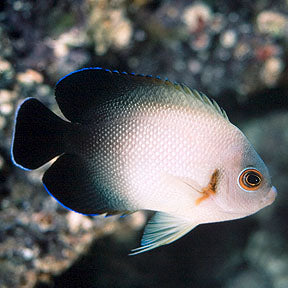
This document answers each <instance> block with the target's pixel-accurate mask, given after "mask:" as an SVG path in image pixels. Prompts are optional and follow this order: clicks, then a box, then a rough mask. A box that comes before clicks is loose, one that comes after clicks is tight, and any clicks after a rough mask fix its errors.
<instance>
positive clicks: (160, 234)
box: [129, 212, 197, 255]
mask: <svg viewBox="0 0 288 288" xmlns="http://www.w3.org/2000/svg"><path fill="white" fill-rule="evenodd" d="M196 226H197V223H194V222H189V221H187V219H185V218H179V217H174V216H173V215H170V214H168V213H164V212H156V214H155V215H154V216H153V217H152V218H151V220H150V221H149V222H148V224H147V225H146V227H145V230H144V234H143V237H142V240H141V247H139V248H136V249H133V250H132V251H131V252H132V253H130V254H129V255H136V254H139V253H143V252H146V251H149V250H152V249H154V248H157V247H159V246H162V245H166V244H169V243H172V242H173V241H175V240H177V239H179V238H181V237H182V236H184V235H185V234H187V233H188V232H189V231H191V230H192V229H193V228H195V227H196Z"/></svg>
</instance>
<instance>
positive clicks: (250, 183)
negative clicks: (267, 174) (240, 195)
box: [238, 167, 263, 192]
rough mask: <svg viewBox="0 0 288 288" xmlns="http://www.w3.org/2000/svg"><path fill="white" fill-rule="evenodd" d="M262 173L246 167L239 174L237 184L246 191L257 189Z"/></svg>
mask: <svg viewBox="0 0 288 288" xmlns="http://www.w3.org/2000/svg"><path fill="white" fill-rule="evenodd" d="M262 178H263V175H262V174H261V173H260V172H259V171H258V170H257V169H255V168H251V167H249V168H246V169H244V170H243V171H241V173H240V174H239V177H238V185H239V186H240V188H242V189H243V190H245V191H247V192H253V191H255V190H257V189H259V187H260V185H261V182H262Z"/></svg>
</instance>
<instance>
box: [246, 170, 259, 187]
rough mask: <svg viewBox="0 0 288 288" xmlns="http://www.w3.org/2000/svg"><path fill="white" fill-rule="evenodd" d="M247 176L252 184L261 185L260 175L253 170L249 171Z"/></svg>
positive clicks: (247, 180)
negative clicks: (252, 171)
mask: <svg viewBox="0 0 288 288" xmlns="http://www.w3.org/2000/svg"><path fill="white" fill-rule="evenodd" d="M245 178H246V182H247V184H249V185H251V186H257V185H259V183H260V181H261V179H260V177H259V176H258V175H257V174H255V173H251V172H250V173H247V176H246V177H245Z"/></svg>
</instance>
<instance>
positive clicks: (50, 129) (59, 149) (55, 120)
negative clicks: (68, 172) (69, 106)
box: [11, 98, 70, 169]
mask: <svg viewBox="0 0 288 288" xmlns="http://www.w3.org/2000/svg"><path fill="white" fill-rule="evenodd" d="M69 127H70V123H68V122H66V121H64V120H62V119H61V118H59V117H58V116H57V115H55V114H54V113H53V112H51V111H50V110H49V109H48V108H47V107H45V106H44V105H43V104H42V103H41V102H39V101H38V100H36V99H34V98H28V99H26V100H24V102H23V103H22V104H21V105H20V107H19V108H18V112H17V115H16V122H15V127H14V135H13V143H12V150H11V154H12V160H13V162H14V163H15V164H16V165H17V166H19V167H21V168H23V169H36V168H38V167H40V166H42V165H44V164H45V163H46V162H48V161H49V160H51V159H53V158H54V157H56V156H58V155H60V154H62V153H64V152H65V151H64V150H65V147H64V135H65V133H66V132H67V130H68V129H69ZM67 128H68V129H67Z"/></svg>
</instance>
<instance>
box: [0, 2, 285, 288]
mask: <svg viewBox="0 0 288 288" xmlns="http://www.w3.org/2000/svg"><path fill="white" fill-rule="evenodd" d="M287 59H288V1H287V0H279V1H272V0H265V1H264V0H256V1H252V2H251V3H250V2H249V1H240V0H236V1H228V0H227V1H225V0H220V1H210V0H206V1H204V0H203V1H186V0H179V1H178V0H177V1H170V0H166V1H164V0H156V1H152V0H133V1H128V0H61V1H59V0H53V1H33V0H6V1H1V3H0V219H1V221H0V287H3V288H5V287H22V288H24V287H25V288H30V287H53V285H55V286H54V287H68V286H67V283H69V287H192V286H191V285H192V284H193V285H195V286H193V287H200V288H202V287H203V288H206V287H216V288H217V287H219V288H220V287H224V288H238V287H239V288H240V287H250V288H253V287H264V288H265V287H267V288H270V287H271V288H286V287H288V278H287V271H288V247H287V243H288V242H287V241H288V233H287V221H286V219H287V217H288V214H287V211H288V210H287V203H288V197H287V193H286V194H285V192H286V191H287V189H288V182H287V175H288V153H287V147H288V134H287V133H288V130H287V127H288V92H287V91H288V73H287V71H288V68H287ZM89 66H102V67H105V68H110V69H112V70H114V69H117V70H120V71H127V72H135V73H144V74H152V75H155V76H157V75H159V76H161V77H163V78H166V77H168V78H169V79H170V80H171V81H176V82H184V83H185V84H186V85H188V86H190V87H192V88H195V89H198V90H201V91H203V92H204V93H206V94H207V95H209V96H211V97H214V98H215V99H216V100H217V101H218V102H219V103H220V104H221V105H223V107H224V108H225V109H226V111H227V114H228V115H229V116H230V118H231V119H232V120H235V121H234V123H236V124H237V125H238V124H239V125H240V127H241V129H243V131H244V133H246V134H247V136H248V138H249V139H250V140H251V142H252V143H253V144H254V145H255V147H256V150H257V151H259V153H260V155H261V156H262V157H263V158H264V160H265V162H266V163H267V165H268V166H269V168H270V171H271V172H272V176H273V183H275V186H276V187H277V188H278V190H279V196H278V199H277V202H276V203H275V204H273V206H271V207H269V208H267V209H265V210H263V211H261V213H259V214H257V215H255V216H253V217H250V218H249V219H245V220H243V221H241V220H240V221H238V223H231V224H230V223H228V224H224V223H223V224H221V223H220V224H216V226H214V224H213V225H210V226H207V227H206V226H205V225H204V227H199V228H197V229H196V230H195V231H193V232H191V233H190V234H189V235H187V236H186V237H184V239H182V240H179V241H177V245H178V246H177V245H176V244H175V245H171V246H167V247H163V248H160V249H158V250H157V251H156V250H155V251H152V252H151V253H149V254H147V255H140V256H137V257H132V258H131V257H127V254H128V252H129V249H131V248H134V247H135V246H136V245H137V243H136V237H138V236H137V235H138V232H139V230H140V229H141V228H142V227H143V224H144V223H145V220H146V218H147V215H146V213H145V212H138V213H135V214H133V215H130V216H127V217H124V218H119V217H117V216H116V217H114V216H113V217H109V218H104V217H86V216H83V215H80V214H76V213H73V212H70V211H67V210H65V209H64V208H62V207H60V205H59V204H58V203H57V202H56V201H55V200H54V199H52V198H51V197H50V196H49V195H48V194H47V193H46V191H45V190H44V188H43V187H42V184H41V175H42V174H43V171H44V170H45V167H44V168H40V169H38V170H36V171H31V172H24V171H23V170H20V169H19V168H18V167H15V166H14V165H13V163H12V161H11V159H10V145H11V141H12V129H13V123H14V114H15V112H16V109H17V106H18V105H19V103H20V102H21V101H22V100H23V99H24V98H26V97H36V98H38V99H40V100H41V101H42V102H43V103H45V105H47V106H49V107H50V108H51V109H52V110H54V111H55V112H56V113H60V112H59V110H58V107H57V105H56V104H55V100H54V96H53V86H54V84H55V83H56V81H57V80H58V79H59V78H60V77H62V76H64V75H65V74H67V73H70V72H71V71H73V70H76V69H80V68H82V67H89ZM282 192H283V193H282ZM225 225H227V226H225ZM245 225H246V226H245ZM215 227H217V228H215ZM225 227H229V229H226V228H225ZM215 229H216V230H219V231H218V232H217V231H216V233H215ZM211 235H214V236H215V237H216V239H213V238H212V236H211ZM176 246H177V247H176ZM117 247H119V248H117ZM207 247H208V248H207ZM223 253H224V254H225V257H224V256H223V255H222V256H219V255H221V254H223ZM93 259H98V260H97V261H96V260H95V261H94V260H93ZM100 260H101V261H100ZM89 261H90V262H89ZM113 261H114V262H113ZM99 262H101V263H99ZM83 263H84V264H85V265H84V264H83ZM157 263H159V264H157ZM103 265H104V267H102V266H103ZM84 266H85V267H84ZM87 267H88V268H87ZM84 268H85V269H86V270H85V269H84ZM71 271H72V272H71ZM89 271H90V272H89ZM95 271H96V272H95ZM115 271H116V272H115ZM168 271H169V273H167V272H168ZM191 271H193V273H192V272H191ZM89 273H90V274H89ZM207 273H208V275H209V277H208V278H207ZM111 275H112V276H111ZM127 275H129V276H127ZM111 277H112V278H113V279H111ZM84 278H85V279H84ZM71 279H72V280H73V281H74V282H73V281H72V280H71ZM79 279H80V280H81V281H82V282H81V281H80V280H79ZM114 280H115V281H114ZM69 281H70V282H69ZM89 281H90V282H89ZM53 283H54V284H53ZM65 283H66V284H65ZM65 285H66V286H65ZM81 285H82V286H81ZM109 285H110V286H109Z"/></svg>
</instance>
